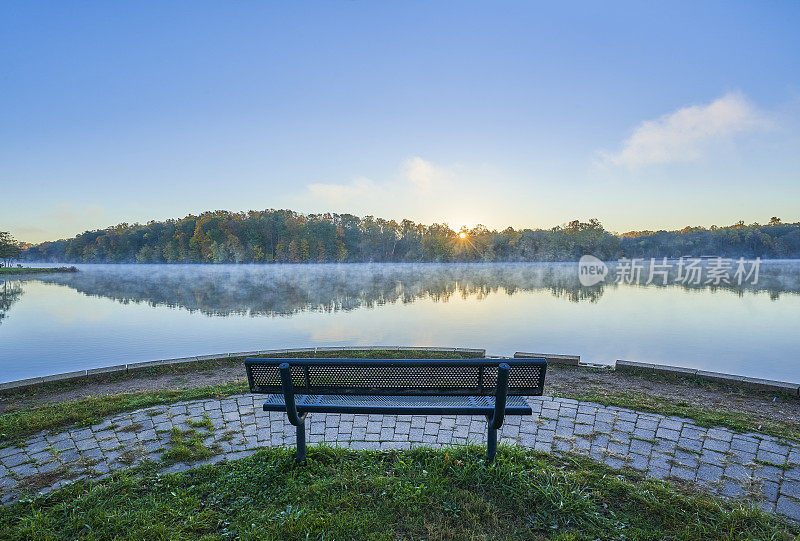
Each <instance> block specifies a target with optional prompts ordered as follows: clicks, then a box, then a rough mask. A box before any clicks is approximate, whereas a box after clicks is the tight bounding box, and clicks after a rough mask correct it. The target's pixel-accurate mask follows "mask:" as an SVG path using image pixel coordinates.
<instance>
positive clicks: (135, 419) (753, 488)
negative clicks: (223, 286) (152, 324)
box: [0, 395, 800, 520]
mask: <svg viewBox="0 0 800 541" xmlns="http://www.w3.org/2000/svg"><path fill="white" fill-rule="evenodd" d="M259 398H260V397H258V396H254V395H242V396H234V397H230V398H226V399H223V400H199V401H193V402H187V403H180V404H173V405H171V406H157V407H153V408H148V409H145V410H140V411H135V412H130V413H124V414H120V415H117V416H114V417H112V418H110V419H106V420H104V421H103V422H101V423H99V424H97V425H94V426H92V427H88V428H75V429H73V430H67V431H64V432H61V433H58V434H46V433H41V434H37V435H35V436H32V437H31V438H29V439H28V440H27V441H26V442H25V444H23V445H20V446H9V447H5V448H3V449H0V502H2V503H8V502H11V501H14V500H16V499H18V498H19V497H20V496H22V495H25V494H29V493H32V492H46V491H48V490H52V489H53V488H56V487H58V486H63V484H64V483H67V482H70V481H72V480H74V479H79V478H83V477H95V478H99V477H104V476H106V475H108V474H109V472H111V471H114V470H117V469H120V468H125V467H129V466H131V465H133V464H136V463H138V462H140V461H141V460H144V459H155V460H157V459H158V458H160V456H161V453H163V451H164V450H165V449H168V448H169V445H170V443H169V441H170V430H171V429H172V428H173V427H178V428H180V429H181V430H186V429H189V428H191V423H192V422H194V421H200V420H202V419H203V418H204V417H208V418H209V419H210V420H211V422H212V423H213V425H214V429H213V430H211V431H208V430H207V429H205V428H196V430H198V431H201V432H207V437H206V444H207V445H212V444H216V445H217V446H218V447H219V449H220V451H221V453H220V454H219V455H217V456H215V457H212V458H211V459H209V460H207V461H205V462H204V463H214V462H218V461H219V460H222V459H228V460H235V459H237V458H242V457H245V456H248V455H250V454H252V453H253V452H255V450H257V449H258V448H260V447H270V446H292V445H294V444H295V429H294V427H293V426H291V425H290V424H289V422H288V421H287V420H286V416H285V415H284V414H282V413H280V412H264V411H262V410H261V409H260V406H259ZM528 402H529V403H530V404H531V408H532V409H533V411H534V415H533V416H530V417H519V416H507V417H506V421H505V423H504V425H503V427H502V428H501V429H500V434H499V435H498V436H499V440H500V442H501V443H506V444H516V445H521V446H523V447H526V448H532V449H536V450H538V451H544V452H550V453H566V452H571V453H579V454H587V455H589V456H591V457H593V458H594V459H596V460H598V461H601V462H603V463H605V464H608V465H609V466H612V467H615V468H621V467H629V468H633V469H635V470H639V471H641V472H643V473H645V474H646V475H649V476H652V477H656V478H659V479H670V478H674V479H680V480H683V481H689V482H693V483H697V484H698V485H699V486H701V487H702V488H704V489H705V490H708V491H710V492H712V493H715V494H718V495H721V496H726V497H732V498H742V499H745V500H747V501H750V502H752V503H754V504H757V505H759V506H761V507H762V508H763V509H765V510H767V511H770V512H777V513H780V514H782V515H784V516H787V517H790V518H792V519H794V520H800V444H797V443H793V442H786V441H782V440H780V439H779V438H775V437H772V436H766V435H763V434H737V433H735V432H732V431H730V430H728V429H725V428H710V429H708V428H703V427H700V426H697V425H696V424H695V423H693V422H692V421H691V420H687V419H681V418H678V417H665V416H662V415H656V414H652V413H640V412H636V411H631V410H628V409H624V408H616V407H610V406H601V405H598V404H593V403H589V402H578V401H575V400H570V399H562V398H551V397H530V398H528ZM306 425H307V428H306V429H307V436H306V437H307V441H308V443H309V444H316V443H325V444H328V445H338V446H345V447H349V448H352V449H408V448H410V447H412V446H419V445H426V446H431V447H442V446H447V445H463V444H466V443H477V444H484V443H485V442H486V419H485V418H483V417H468V416H460V417H456V416H429V417H424V416H418V415H414V416H410V415H340V414H317V413H315V414H311V415H309V416H308V418H307V420H306ZM188 467H191V466H189V465H185V464H175V465H172V466H170V467H169V468H166V469H165V470H164V471H165V472H177V471H183V470H185V469H186V468H188ZM43 479H46V480H47V481H43ZM43 484H46V486H42V485H43Z"/></svg>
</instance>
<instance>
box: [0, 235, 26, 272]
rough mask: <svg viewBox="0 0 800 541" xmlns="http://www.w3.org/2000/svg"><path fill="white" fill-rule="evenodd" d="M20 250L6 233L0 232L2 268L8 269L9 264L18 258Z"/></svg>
mask: <svg viewBox="0 0 800 541" xmlns="http://www.w3.org/2000/svg"><path fill="white" fill-rule="evenodd" d="M21 253H22V249H21V248H20V247H19V243H18V242H17V241H16V240H15V239H14V237H12V236H11V233H9V232H8V231H0V262H2V264H3V266H5V267H10V266H11V262H12V261H13V260H15V259H17V258H19V256H20V254H21Z"/></svg>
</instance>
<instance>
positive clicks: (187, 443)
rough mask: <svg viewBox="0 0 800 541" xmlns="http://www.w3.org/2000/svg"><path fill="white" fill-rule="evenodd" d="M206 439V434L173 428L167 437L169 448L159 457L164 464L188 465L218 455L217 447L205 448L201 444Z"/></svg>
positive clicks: (191, 429)
mask: <svg viewBox="0 0 800 541" xmlns="http://www.w3.org/2000/svg"><path fill="white" fill-rule="evenodd" d="M207 437H208V434H201V433H200V432H198V431H196V430H194V429H193V428H190V429H189V430H180V429H179V428H175V427H173V428H172V430H170V437H169V441H170V445H171V446H170V448H169V449H167V450H166V451H164V453H163V454H162V455H161V461H162V462H164V463H165V464H175V463H176V462H183V463H185V464H190V463H192V462H197V461H198V460H205V459H206V458H211V457H212V456H214V455H217V454H219V447H218V446H216V445H212V446H211V447H207V446H206V445H205V444H204V443H203V440H204V439H205V438H207Z"/></svg>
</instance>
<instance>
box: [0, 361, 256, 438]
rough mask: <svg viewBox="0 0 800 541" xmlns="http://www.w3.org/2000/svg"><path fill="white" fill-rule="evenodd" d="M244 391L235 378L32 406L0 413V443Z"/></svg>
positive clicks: (244, 383)
mask: <svg viewBox="0 0 800 541" xmlns="http://www.w3.org/2000/svg"><path fill="white" fill-rule="evenodd" d="M243 370H244V369H243ZM244 392H247V383H246V382H245V381H235V382H232V383H224V384H221V385H212V386H208V387H197V388H194V389H162V390H156V391H140V392H136V393H122V394H115V395H108V396H92V397H88V398H82V399H80V400H74V401H71V402H56V403H53V404H47V405H44V406H35V407H33V408H29V409H24V410H19V411H14V412H11V413H5V414H3V415H0V443H6V444H8V443H14V442H17V441H19V440H21V439H22V438H24V437H26V436H30V435H32V434H35V433H37V432H40V431H42V430H50V431H56V430H58V429H62V428H66V427H68V426H90V425H93V424H96V423H99V422H101V421H102V420H103V419H104V418H106V417H110V416H112V415H116V414H117V413H121V412H124V411H133V410H137V409H142V408H148V407H150V406H157V405H163V404H173V403H175V402H182V401H184V400H200V399H204V398H224V397H226V396H231V395H234V394H239V393H244Z"/></svg>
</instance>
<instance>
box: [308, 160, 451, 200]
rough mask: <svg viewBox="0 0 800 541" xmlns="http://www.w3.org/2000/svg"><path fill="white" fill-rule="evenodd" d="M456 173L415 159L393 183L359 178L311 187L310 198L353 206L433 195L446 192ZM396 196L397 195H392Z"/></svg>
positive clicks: (405, 164)
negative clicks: (367, 200) (372, 200)
mask: <svg viewBox="0 0 800 541" xmlns="http://www.w3.org/2000/svg"><path fill="white" fill-rule="evenodd" d="M452 176H453V173H452V172H451V171H450V170H449V169H448V168H446V167H439V166H436V165H434V164H433V163H431V162H429V161H427V160H424V159H422V158H420V157H419V156H414V157H412V158H409V159H407V160H406V161H405V162H403V165H402V167H401V168H400V171H399V172H398V174H397V176H396V177H395V178H394V179H392V180H387V181H383V182H375V181H373V180H370V179H368V178H365V177H359V178H357V179H355V180H353V181H352V182H349V183H347V184H320V183H317V184H310V185H309V186H308V190H309V191H310V192H311V195H312V196H314V197H315V198H318V199H323V200H325V201H329V202H331V203H346V202H352V201H354V200H355V199H361V200H363V199H365V198H385V197H396V196H397V195H399V194H404V195H405V194H408V193H409V192H412V193H417V194H426V195H430V194H431V193H433V192H436V191H439V190H442V189H446V187H447V186H448V183H449V181H450V179H451V178H452ZM392 194H394V195H392Z"/></svg>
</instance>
